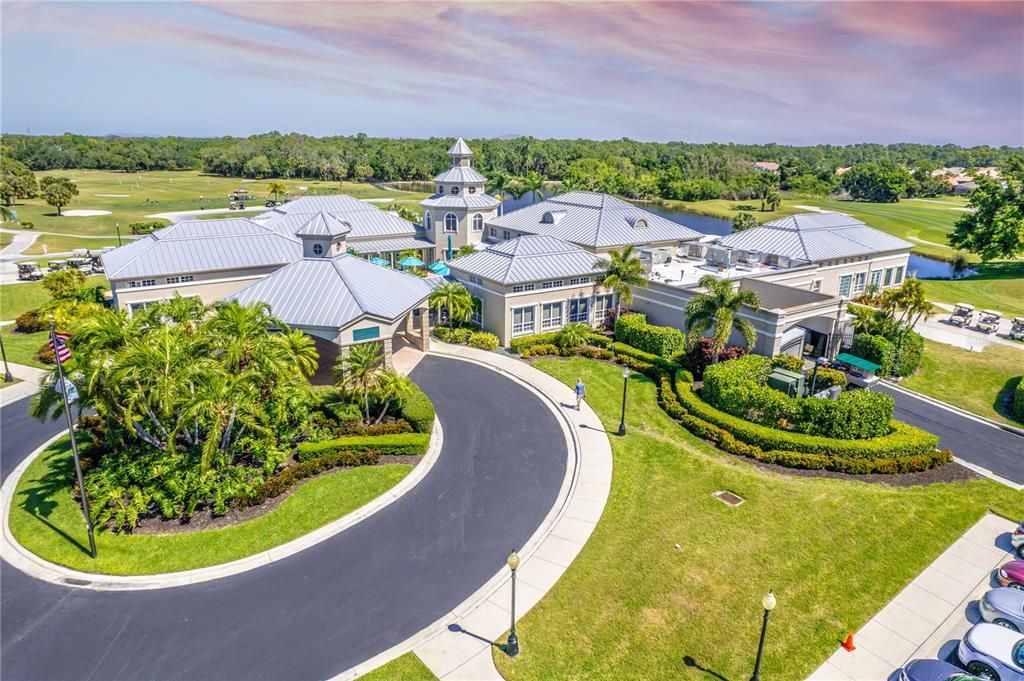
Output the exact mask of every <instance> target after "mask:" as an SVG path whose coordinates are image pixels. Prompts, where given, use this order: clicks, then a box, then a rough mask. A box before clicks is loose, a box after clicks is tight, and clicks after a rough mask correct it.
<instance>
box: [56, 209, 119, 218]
mask: <svg viewBox="0 0 1024 681" xmlns="http://www.w3.org/2000/svg"><path fill="white" fill-rule="evenodd" d="M97 215H110V211H109V210H66V211H64V216H65V217H69V218H91V217H95V216H97Z"/></svg>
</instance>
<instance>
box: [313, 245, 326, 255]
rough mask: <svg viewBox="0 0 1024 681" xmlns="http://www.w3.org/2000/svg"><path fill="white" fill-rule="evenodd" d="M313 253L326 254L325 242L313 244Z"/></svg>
mask: <svg viewBox="0 0 1024 681" xmlns="http://www.w3.org/2000/svg"><path fill="white" fill-rule="evenodd" d="M313 254H314V255H323V254H324V245H323V244H313Z"/></svg>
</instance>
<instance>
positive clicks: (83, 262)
mask: <svg viewBox="0 0 1024 681" xmlns="http://www.w3.org/2000/svg"><path fill="white" fill-rule="evenodd" d="M67 266H68V268H70V269H76V270H80V269H82V268H91V267H92V260H90V258H89V251H87V250H85V249H80V250H76V251H75V252H74V254H73V255H72V257H70V258H68V259H67Z"/></svg>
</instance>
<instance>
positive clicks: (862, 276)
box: [853, 272, 868, 293]
mask: <svg viewBox="0 0 1024 681" xmlns="http://www.w3.org/2000/svg"><path fill="white" fill-rule="evenodd" d="M867 280H868V275H867V272H857V274H856V276H854V278H853V292H854V293H864V285H865V284H866V283H867Z"/></svg>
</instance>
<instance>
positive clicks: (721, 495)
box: [711, 490, 744, 506]
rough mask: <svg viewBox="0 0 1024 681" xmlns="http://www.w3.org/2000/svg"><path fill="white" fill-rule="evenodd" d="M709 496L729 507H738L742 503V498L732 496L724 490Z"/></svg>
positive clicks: (735, 495)
mask: <svg viewBox="0 0 1024 681" xmlns="http://www.w3.org/2000/svg"><path fill="white" fill-rule="evenodd" d="M711 496H713V497H714V498H716V499H718V500H719V501H721V502H722V503H723V504H728V505H729V506H739V505H740V504H742V503H743V501H744V499H743V497H741V496H739V495H737V494H733V493H732V492H726V491H725V490H719V491H718V492H715V493H714V494H712V495H711Z"/></svg>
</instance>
